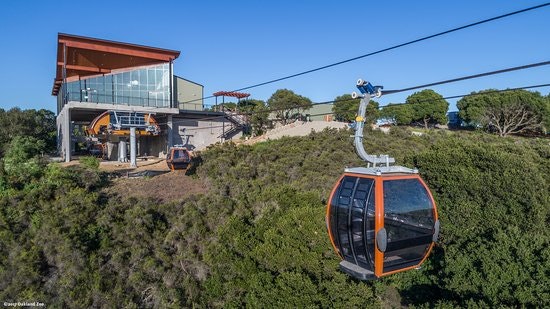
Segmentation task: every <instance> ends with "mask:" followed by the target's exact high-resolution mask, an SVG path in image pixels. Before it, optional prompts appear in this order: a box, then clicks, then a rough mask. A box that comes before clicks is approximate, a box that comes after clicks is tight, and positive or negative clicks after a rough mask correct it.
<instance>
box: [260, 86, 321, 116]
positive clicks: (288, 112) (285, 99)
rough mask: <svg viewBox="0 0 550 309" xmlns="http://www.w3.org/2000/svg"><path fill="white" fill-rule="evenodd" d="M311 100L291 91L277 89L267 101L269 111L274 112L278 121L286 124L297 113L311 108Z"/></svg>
mask: <svg viewBox="0 0 550 309" xmlns="http://www.w3.org/2000/svg"><path fill="white" fill-rule="evenodd" d="M311 104H312V103H311V100H310V99H308V98H306V97H304V96H301V95H299V94H296V93H294V92H293V91H292V90H288V89H279V90H277V91H275V93H273V94H272V95H271V97H270V98H269V99H268V100H267V106H268V107H269V109H271V110H274V112H275V115H276V117H277V119H278V120H280V121H282V123H283V124H286V123H287V122H288V120H289V119H291V118H293V117H295V115H296V114H297V113H300V112H301V111H304V110H306V109H309V108H311V106H312V105H311Z"/></svg>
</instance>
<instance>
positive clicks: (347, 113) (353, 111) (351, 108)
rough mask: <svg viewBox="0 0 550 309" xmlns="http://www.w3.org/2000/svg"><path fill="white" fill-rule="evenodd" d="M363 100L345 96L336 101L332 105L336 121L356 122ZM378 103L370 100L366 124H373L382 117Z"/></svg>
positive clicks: (337, 98) (348, 95)
mask: <svg viewBox="0 0 550 309" xmlns="http://www.w3.org/2000/svg"><path fill="white" fill-rule="evenodd" d="M360 101H361V99H359V98H357V99H352V98H351V95H350V94H344V95H341V96H338V97H336V98H335V99H334V104H333V105H332V112H333V113H334V116H335V117H336V120H338V121H343V122H352V121H354V120H355V116H356V115H357V111H358V109H359V103H360ZM378 106H379V104H378V102H376V101H373V100H370V102H369V104H368V105H367V114H366V122H367V123H369V124H372V123H374V122H376V120H377V119H378V118H379V117H380V112H379V110H378Z"/></svg>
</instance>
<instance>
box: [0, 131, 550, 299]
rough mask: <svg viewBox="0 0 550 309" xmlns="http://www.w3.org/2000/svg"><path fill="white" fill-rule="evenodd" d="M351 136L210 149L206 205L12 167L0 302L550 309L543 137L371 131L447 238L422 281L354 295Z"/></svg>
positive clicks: (77, 173)
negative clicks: (348, 216)
mask: <svg viewBox="0 0 550 309" xmlns="http://www.w3.org/2000/svg"><path fill="white" fill-rule="evenodd" d="M349 135H350V133H349V131H334V130H327V131H324V132H321V133H313V134H311V135H309V136H307V137H303V138H283V139H281V140H276V141H268V142H265V143H260V144H256V145H254V146H235V145H233V144H225V145H221V146H216V147H213V148H211V149H209V150H208V151H206V152H204V153H203V155H202V158H201V159H202V162H203V164H202V165H201V166H199V167H198V168H197V174H198V176H199V177H202V178H204V179H207V181H208V182H210V188H211V189H210V192H209V194H207V195H200V196H191V197H188V198H185V199H182V200H178V201H172V202H170V203H159V202H157V201H156V200H155V199H154V197H151V198H150V199H145V200H144V199H140V200H138V199H135V198H122V197H120V196H117V195H107V194H106V193H103V192H105V191H103V190H102V188H103V187H105V186H108V185H109V184H108V182H107V181H106V178H105V176H104V175H103V174H101V173H100V172H99V171H98V170H97V169H95V168H78V167H72V168H62V167H60V166H58V165H55V164H49V165H47V166H46V165H44V164H43V163H40V162H39V161H37V164H36V165H35V166H36V168H37V170H38V172H37V173H34V172H33V169H31V170H29V171H27V172H26V173H28V174H29V175H31V176H32V177H31V178H30V180H29V181H26V182H21V181H18V180H17V179H18V178H17V177H13V175H17V172H14V171H13V170H10V168H6V167H7V166H12V165H11V164H12V163H10V162H9V160H8V159H7V157H6V158H5V159H4V160H3V161H4V163H3V167H2V168H1V171H2V174H1V176H2V178H1V179H4V180H3V182H2V184H3V186H2V187H0V299H2V300H3V301H25V300H33V301H41V302H45V303H46V304H47V305H49V306H52V307H72V308H74V307H77V308H80V307H130V308H136V307H162V308H164V307H171V308H181V307H192V306H198V307H244V306H249V307H299V308H301V307H341V308H344V307H345V308H349V307H377V306H382V305H388V306H400V305H409V306H419V307H432V306H443V307H457V306H463V307H466V306H477V307H487V306H495V307H497V306H507V307H521V306H526V307H548V306H550V279H549V278H550V249H549V248H550V246H549V245H550V231H549V229H548V226H549V224H550V193H549V192H550V145H549V143H548V140H535V139H531V140H528V139H510V138H506V139H502V138H496V137H492V136H489V135H487V134H481V133H479V134H478V133H473V134H450V133H446V131H440V132H437V131H436V132H431V133H429V134H427V135H424V136H421V137H419V136H411V135H410V134H409V133H408V132H407V131H406V130H403V129H398V130H394V131H392V133H391V134H389V135H385V134H382V133H380V132H368V133H367V134H366V135H367V136H368V137H369V138H368V139H367V140H366V142H365V143H366V149H368V150H369V151H370V152H373V153H389V154H391V155H393V156H395V157H396V158H397V160H398V161H399V162H403V163H406V164H407V165H409V166H413V165H414V166H417V167H418V168H419V169H420V171H421V174H422V175H423V177H424V178H425V180H426V181H427V183H428V185H429V186H430V187H431V188H432V190H433V193H434V197H435V199H436V201H437V202H438V206H439V210H440V219H441V221H442V231H441V241H440V244H439V245H438V247H437V248H436V250H435V253H434V254H432V256H431V257H430V258H429V259H428V260H427V262H426V263H425V264H424V266H423V267H422V269H421V270H417V271H409V272H406V273H402V274H398V275H393V276H390V277H387V278H384V279H382V280H380V281H377V282H359V281H356V280H353V279H351V278H349V277H348V276H346V275H344V274H343V273H341V272H340V271H338V262H339V259H338V257H337V256H336V254H335V253H334V252H333V251H332V247H331V245H330V242H329V240H328V237H327V233H326V226H325V222H324V214H325V200H326V198H327V197H328V193H329V191H330V189H331V187H332V186H333V184H334V182H335V181H336V180H337V178H338V176H339V174H340V173H341V171H342V169H343V167H344V166H357V165H359V164H360V162H359V160H358V159H357V156H356V155H355V154H354V152H353V148H352V146H351V140H350V138H349ZM17 143H20V144H25V143H24V142H22V141H19V142H17ZM20 148H21V147H20ZM27 151H30V152H31V154H32V153H33V150H32V149H30V150H28V149H27ZM33 157H34V156H33V155H29V156H28V157H26V158H27V159H28V160H31V158H33ZM29 162H31V161H29ZM39 163H40V164H39ZM90 163H94V162H90ZM6 164H7V165H6ZM13 164H24V163H22V162H16V163H13ZM90 165H95V164H90ZM14 173H15V174H14ZM32 179H34V181H31V180H32ZM392 291H397V292H395V293H392Z"/></svg>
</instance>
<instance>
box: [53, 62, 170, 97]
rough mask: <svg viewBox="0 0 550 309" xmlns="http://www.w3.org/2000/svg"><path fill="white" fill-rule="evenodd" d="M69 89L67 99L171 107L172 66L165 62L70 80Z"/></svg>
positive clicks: (67, 89)
mask: <svg viewBox="0 0 550 309" xmlns="http://www.w3.org/2000/svg"><path fill="white" fill-rule="evenodd" d="M66 91H67V99H68V101H77V102H91V103H107V104H121V105H129V106H151V107H170V67H169V64H168V63H165V64H161V65H155V66H150V67H143V68H139V69H136V70H133V71H128V72H121V73H116V74H109V75H104V76H98V77H92V78H87V79H83V80H78V81H74V82H70V83H67V84H66ZM59 95H62V92H60V93H59Z"/></svg>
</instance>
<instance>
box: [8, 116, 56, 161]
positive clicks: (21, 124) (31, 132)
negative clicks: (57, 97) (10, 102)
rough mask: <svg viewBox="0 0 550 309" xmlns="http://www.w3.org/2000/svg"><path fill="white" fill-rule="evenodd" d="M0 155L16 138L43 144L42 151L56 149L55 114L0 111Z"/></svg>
mask: <svg viewBox="0 0 550 309" xmlns="http://www.w3.org/2000/svg"><path fill="white" fill-rule="evenodd" d="M0 128H1V130H0V154H1V153H3V150H4V148H5V147H6V146H7V145H8V144H9V143H10V142H11V141H12V140H13V139H14V138H15V137H16V136H20V137H34V138H36V139H37V140H40V141H41V142H42V143H44V146H45V147H44V149H43V150H44V151H46V152H50V151H53V150H54V149H55V147H56V128H55V114H54V113H53V112H51V111H49V110H45V109H41V110H34V109H28V110H21V109H19V108H17V107H14V108H12V109H10V110H7V111H5V110H3V109H0Z"/></svg>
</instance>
